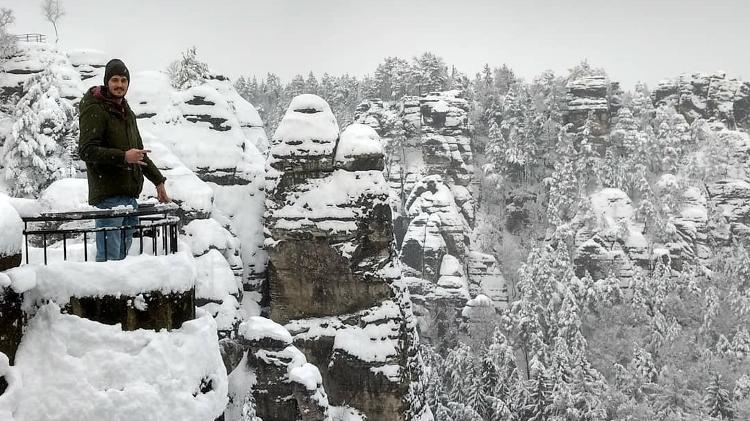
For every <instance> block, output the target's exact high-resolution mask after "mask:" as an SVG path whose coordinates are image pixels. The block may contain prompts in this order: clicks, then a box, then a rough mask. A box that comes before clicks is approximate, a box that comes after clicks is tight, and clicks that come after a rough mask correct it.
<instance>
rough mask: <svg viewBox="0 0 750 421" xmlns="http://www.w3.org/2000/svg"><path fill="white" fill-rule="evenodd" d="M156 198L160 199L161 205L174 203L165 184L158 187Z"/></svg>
mask: <svg viewBox="0 0 750 421" xmlns="http://www.w3.org/2000/svg"><path fill="white" fill-rule="evenodd" d="M156 198H157V199H159V202H161V203H169V202H171V201H172V199H170V198H169V196H168V195H167V188H166V187H164V183H160V184H159V185H158V186H156Z"/></svg>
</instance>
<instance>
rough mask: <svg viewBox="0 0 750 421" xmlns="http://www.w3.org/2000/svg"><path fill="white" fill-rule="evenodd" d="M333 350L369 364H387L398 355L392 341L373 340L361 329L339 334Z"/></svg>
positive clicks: (352, 329)
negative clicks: (389, 359)
mask: <svg viewBox="0 0 750 421" xmlns="http://www.w3.org/2000/svg"><path fill="white" fill-rule="evenodd" d="M373 339H374V340H373ZM333 349H334V350H340V351H343V352H345V353H346V354H348V355H351V356H353V357H356V358H358V359H360V360H363V361H368V362H385V361H387V360H388V358H389V357H391V358H392V357H394V356H396V355H397V353H396V348H395V347H394V346H393V343H392V342H391V341H389V340H383V339H377V338H371V337H370V335H368V334H367V332H366V331H365V330H364V329H361V328H351V329H344V330H343V331H342V332H340V333H338V334H337V335H336V338H335V339H334V341H333Z"/></svg>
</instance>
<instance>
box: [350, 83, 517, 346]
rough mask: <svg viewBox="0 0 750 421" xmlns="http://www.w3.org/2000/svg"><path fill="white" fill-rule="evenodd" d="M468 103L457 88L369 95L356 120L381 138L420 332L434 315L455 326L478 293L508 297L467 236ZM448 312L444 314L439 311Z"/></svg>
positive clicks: (492, 265) (488, 258) (489, 259)
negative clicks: (392, 100)
mask: <svg viewBox="0 0 750 421" xmlns="http://www.w3.org/2000/svg"><path fill="white" fill-rule="evenodd" d="M468 111H469V103H468V102H467V101H466V100H465V99H464V98H462V97H461V93H460V92H459V91H447V92H438V93H430V94H428V95H425V96H422V97H405V98H403V99H402V100H401V101H399V102H398V103H396V104H384V103H383V102H382V101H380V100H368V101H365V102H363V103H362V104H360V105H359V107H358V108H357V115H356V118H357V121H358V122H360V123H363V124H367V125H369V126H370V127H372V128H374V129H375V130H376V131H377V132H378V133H379V134H380V136H381V138H382V139H383V143H384V146H385V155H386V169H385V174H386V177H387V179H388V183H389V185H390V188H391V196H392V199H393V200H392V202H391V203H392V209H393V215H394V226H395V236H396V241H397V246H398V250H399V257H400V261H401V263H402V269H403V273H404V275H405V278H404V279H405V281H406V282H407V284H408V285H409V290H410V292H411V298H412V301H413V302H414V304H415V313H416V314H417V315H418V316H419V320H420V322H419V323H420V328H421V331H420V335H421V336H423V337H426V338H427V339H429V338H430V337H431V336H433V335H436V334H437V329H435V328H434V326H433V322H434V319H435V316H436V315H437V314H438V313H440V314H447V315H446V316H445V317H446V318H447V319H449V322H448V323H449V324H453V325H457V324H458V323H459V320H460V311H461V309H462V308H463V307H464V305H465V303H466V301H467V300H469V299H470V298H472V297H474V296H476V295H477V294H480V293H483V294H485V295H487V296H489V297H491V298H492V300H493V302H494V303H495V305H496V306H502V305H504V303H505V302H506V301H507V291H506V288H505V282H504V280H503V277H502V274H501V273H500V270H499V266H498V264H497V262H496V260H495V258H494V257H493V256H492V255H489V254H484V253H482V252H481V251H480V250H476V249H475V247H474V246H473V245H472V242H471V231H472V228H473V224H474V218H475V215H474V207H475V203H474V202H475V201H474V198H473V193H472V190H473V189H474V188H473V185H472V180H473V175H474V165H473V154H472V150H471V137H470V132H469V124H468ZM446 309H447V310H448V311H447V312H446V311H445V310H446Z"/></svg>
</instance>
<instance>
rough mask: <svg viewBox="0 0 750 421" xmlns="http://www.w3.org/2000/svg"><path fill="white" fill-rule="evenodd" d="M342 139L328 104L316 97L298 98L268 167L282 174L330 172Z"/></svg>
mask: <svg viewBox="0 0 750 421" xmlns="http://www.w3.org/2000/svg"><path fill="white" fill-rule="evenodd" d="M338 137H339V126H338V123H337V122H336V117H334V115H333V113H332V112H331V107H330V106H329V105H328V103H327V102H325V100H323V99H322V98H320V97H319V96H316V95H311V94H304V95H298V96H296V97H294V98H293V99H292V101H291V103H290V104H289V108H288V109H287V111H286V114H284V117H283V118H282V120H281V122H280V123H279V127H278V128H277V129H276V133H274V135H273V142H272V145H271V150H270V159H269V161H268V164H269V165H270V167H271V168H273V169H275V170H278V171H300V170H311V169H319V170H322V169H330V168H332V166H333V152H334V149H335V147H336V142H337V140H338Z"/></svg>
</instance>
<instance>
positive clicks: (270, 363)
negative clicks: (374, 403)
mask: <svg viewBox="0 0 750 421" xmlns="http://www.w3.org/2000/svg"><path fill="white" fill-rule="evenodd" d="M237 343H239V344H240V346H241V347H242V348H243V349H245V350H246V352H247V354H246V358H243V360H242V361H241V362H240V364H239V366H238V367H237V368H235V369H234V371H233V372H232V375H231V376H232V377H234V376H235V374H234V373H235V372H238V373H239V374H238V375H237V377H239V378H240V380H242V379H245V380H244V381H237V383H238V387H242V385H241V383H252V385H251V386H252V388H251V389H250V390H248V388H247V386H244V387H245V389H244V390H243V389H239V388H236V387H235V385H233V388H232V393H233V395H235V396H248V394H252V395H253V397H254V398H255V403H256V412H257V414H258V416H259V417H261V418H262V419H263V420H266V421H284V420H292V419H301V420H303V421H327V420H329V416H328V396H327V394H326V392H325V390H324V388H323V380H322V377H321V375H320V372H319V371H318V369H317V368H316V367H315V366H314V365H312V364H309V363H308V362H307V360H306V358H305V355H304V354H303V353H302V352H301V351H300V350H299V349H298V348H297V347H295V346H294V345H292V336H291V335H290V333H289V332H288V331H286V330H285V329H284V327H282V326H281V325H279V324H276V323H275V322H273V321H271V320H270V319H266V318H263V317H250V318H248V320H247V321H245V322H243V323H242V324H241V325H240V327H239V329H238V335H237ZM248 380H251V382H250V381H248ZM227 413H228V414H229V413H231V414H232V416H231V417H228V418H226V419H227V420H228V421H240V420H242V418H241V417H237V415H238V411H236V410H234V409H232V407H231V406H230V408H228V411H227Z"/></svg>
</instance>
